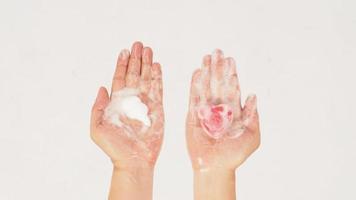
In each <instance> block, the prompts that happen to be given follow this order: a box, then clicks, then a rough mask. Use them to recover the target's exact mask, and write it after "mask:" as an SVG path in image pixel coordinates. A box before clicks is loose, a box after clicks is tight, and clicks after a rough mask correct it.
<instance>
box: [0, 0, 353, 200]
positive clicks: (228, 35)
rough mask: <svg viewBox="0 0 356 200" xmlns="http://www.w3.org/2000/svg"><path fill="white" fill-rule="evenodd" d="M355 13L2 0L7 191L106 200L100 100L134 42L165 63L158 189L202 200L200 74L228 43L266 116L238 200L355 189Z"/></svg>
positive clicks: (0, 161) (5, 196)
mask: <svg viewBox="0 0 356 200" xmlns="http://www.w3.org/2000/svg"><path fill="white" fill-rule="evenodd" d="M355 10H356V2H355V1H353V0H349V1H347V0H326V1H325V0H300V1H288V0H287V1H286V0H270V1H263V0H249V1H243V0H236V1H233V0H231V1H228V0H224V1H218V0H215V1H203V0H200V1H189V0H179V1H165V0H160V1H148V0H146V1H129V0H127V1H119V0H110V1H88V0H85V1H84V0H79V1H72V0H60V1H59V0H57V1H54V0H51V1H42V0H28V1H25V0H24V1H15V0H13V1H10V0H8V1H6V0H0V95H1V96H0V107H1V109H0V199H1V200H20V199H41V200H42V199H43V200H47V199H58V200H60V199H66V200H69V199H73V200H78V199H92V200H97V199H106V198H107V193H108V188H109V184H110V179H111V163H110V161H109V159H108V158H107V157H106V156H105V155H104V153H103V152H102V151H101V150H100V149H99V148H98V147H97V146H96V145H95V144H94V143H93V142H91V140H90V137H89V117H90V109H91V105H92V103H93V101H94V98H95V95H96V92H97V90H98V88H99V86H101V85H103V86H107V87H110V84H111V78H112V75H113V72H114V67H115V62H116V58H117V55H118V52H119V50H120V49H122V48H129V47H130V46H131V44H132V42H134V41H136V40H140V41H142V42H143V43H144V44H146V45H149V46H151V47H152V48H153V50H154V54H155V55H154V57H155V60H156V61H159V62H160V63H161V64H162V66H163V73H164V74H163V75H164V77H163V80H164V106H165V114H166V129H165V138H164V144H163V148H162V151H161V154H160V157H159V160H158V163H157V167H156V171H155V180H154V199H157V200H182V199H192V194H193V190H192V170H191V166H190V161H189V158H188V154H187V151H186V146H185V137H184V130H185V127H184V123H185V115H186V111H187V103H188V95H189V84H190V78H191V73H192V72H193V71H194V69H195V68H197V67H199V66H200V63H201V60H202V57H203V55H204V54H207V53H210V52H211V51H212V50H213V49H214V48H217V47H218V48H221V49H223V50H224V52H225V55H227V56H232V57H234V58H235V59H236V61H237V64H238V73H239V76H240V82H241V88H242V92H243V98H246V96H247V95H248V94H249V93H256V94H257V97H258V108H259V111H260V115H261V117H260V118H261V130H262V144H261V147H260V149H259V150H258V151H257V152H255V153H254V154H253V155H252V157H250V158H249V159H248V160H247V162H246V163H245V164H244V165H243V166H242V167H241V168H240V169H239V170H238V171H237V191H238V199H244V200H247V199H248V200H252V199H256V200H257V199H259V200H260V199H275V200H277V199H280V200H285V199H288V200H301V199H323V200H334V199H343V200H346V199H350V200H351V199H356V193H355V189H356V188H355V187H356V172H355V169H356V128H355V126H356V106H355V102H356V95H355V85H356V80H355V75H356V69H355V68H356V61H355V60H356V37H355V35H356V12H355Z"/></svg>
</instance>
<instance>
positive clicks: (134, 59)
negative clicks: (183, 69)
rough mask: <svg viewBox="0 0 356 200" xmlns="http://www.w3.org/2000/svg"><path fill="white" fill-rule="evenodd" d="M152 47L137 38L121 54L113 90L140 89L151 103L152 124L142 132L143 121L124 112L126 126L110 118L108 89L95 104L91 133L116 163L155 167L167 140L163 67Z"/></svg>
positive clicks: (122, 166)
mask: <svg viewBox="0 0 356 200" xmlns="http://www.w3.org/2000/svg"><path fill="white" fill-rule="evenodd" d="M152 54H153V53H152V50H151V49H150V48H149V47H145V48H143V45H142V43H140V42H136V43H134V44H133V46H132V50H131V53H130V52H129V51H128V50H123V51H122V52H121V53H120V55H119V58H118V61H117V66H116V71H115V75H114V78H113V83H112V89H111V92H112V94H111V95H113V94H115V92H118V91H120V90H122V89H124V88H133V89H137V90H139V93H140V94H139V95H138V96H139V98H140V99H141V101H142V102H143V103H144V104H146V105H147V107H148V116H149V118H150V121H151V126H150V127H149V128H148V129H145V130H144V131H143V132H142V130H143V129H142V126H143V123H141V122H140V121H138V120H134V119H129V118H127V117H124V116H122V118H120V120H121V121H123V123H124V125H125V126H124V127H129V128H130V130H133V133H132V132H129V131H128V130H127V129H125V128H124V127H118V126H115V125H113V124H111V123H110V122H108V121H107V120H106V119H105V117H104V112H105V108H106V106H107V105H108V104H109V102H110V97H109V94H108V92H107V90H106V89H105V88H103V87H101V88H100V90H99V92H98V95H97V98H96V101H95V103H94V105H93V108H92V116H91V126H90V133H91V137H92V139H93V141H94V142H95V143H96V144H97V145H98V146H99V147H100V148H101V149H102V150H103V151H104V152H105V153H106V154H107V155H108V156H109V157H110V158H111V160H112V162H113V163H114V165H115V166H116V167H119V168H131V167H134V166H135V167H136V166H140V167H146V166H147V167H153V166H154V164H155V162H156V160H157V157H158V154H159V151H160V148H161V144H162V140H163V128H164V114H163V106H162V77H161V67H160V65H159V64H158V63H152V57H153V56H152Z"/></svg>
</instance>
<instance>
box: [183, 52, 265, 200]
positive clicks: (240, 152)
mask: <svg viewBox="0 0 356 200" xmlns="http://www.w3.org/2000/svg"><path fill="white" fill-rule="evenodd" d="M224 74H225V75H224ZM213 82H215V83H217V84H215V85H213V84H212V83H213ZM202 104H203V105H204V104H212V105H217V104H228V105H229V106H231V107H232V110H233V116H234V119H233V121H232V124H231V126H230V127H229V128H228V129H226V130H225V132H224V133H223V134H224V135H223V137H221V138H218V139H214V138H212V137H209V136H208V134H206V132H205V131H204V130H203V128H202V126H201V124H200V120H199V118H198V116H197V107H198V106H199V105H202ZM241 127H244V128H243V129H241ZM186 140H187V146H188V152H189V155H190V158H191V161H192V166H193V170H194V199H196V200H220V199H224V200H232V199H235V198H236V192H235V179H236V178H235V171H236V169H237V168H238V167H239V166H240V165H241V164H242V163H243V162H244V161H245V160H246V159H247V158H248V157H249V156H250V155H251V154H252V153H253V152H254V151H255V150H256V149H257V148H258V147H259V145H260V129H259V119H258V113H257V108H256V96H255V95H252V96H249V97H248V98H247V99H246V102H245V105H244V106H243V107H242V106H241V103H240V87H239V83H238V78H237V74H236V66H235V62H234V60H233V59H232V58H225V57H224V55H223V52H222V51H221V50H215V51H214V53H213V54H212V55H206V56H205V57H204V59H203V65H202V67H201V68H200V69H198V70H196V71H195V72H194V74H193V77H192V83H191V91H190V105H189V111H188V115H187V120H186Z"/></svg>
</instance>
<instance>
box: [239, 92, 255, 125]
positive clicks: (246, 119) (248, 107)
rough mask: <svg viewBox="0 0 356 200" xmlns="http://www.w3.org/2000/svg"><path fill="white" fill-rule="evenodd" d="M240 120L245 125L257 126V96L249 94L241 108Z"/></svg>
mask: <svg viewBox="0 0 356 200" xmlns="http://www.w3.org/2000/svg"><path fill="white" fill-rule="evenodd" d="M242 120H243V123H244V125H245V126H247V127H249V126H250V127H251V126H255V125H257V126H258V113H257V98H256V95H254V94H253V95H249V96H248V97H247V99H246V102H245V106H244V108H243V110H242ZM251 128H253V127H251Z"/></svg>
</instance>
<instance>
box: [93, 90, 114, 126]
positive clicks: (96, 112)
mask: <svg viewBox="0 0 356 200" xmlns="http://www.w3.org/2000/svg"><path fill="white" fill-rule="evenodd" d="M108 103H109V94H108V91H107V90H106V88H104V87H100V89H99V91H98V94H97V97H96V100H95V103H94V105H93V107H92V111H91V120H90V121H91V123H90V124H91V127H92V128H95V127H96V126H98V125H99V124H100V123H101V121H102V118H103V115H104V110H105V108H106V106H107V104H108Z"/></svg>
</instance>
